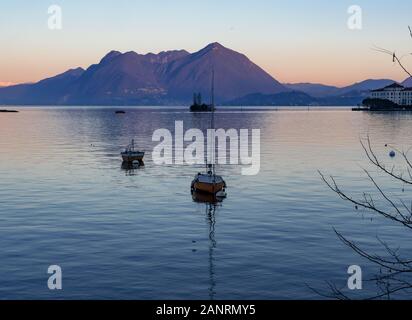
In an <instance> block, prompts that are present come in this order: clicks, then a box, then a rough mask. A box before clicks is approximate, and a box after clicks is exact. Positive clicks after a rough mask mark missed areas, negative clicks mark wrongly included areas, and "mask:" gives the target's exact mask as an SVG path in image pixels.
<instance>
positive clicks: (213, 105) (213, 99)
mask: <svg viewBox="0 0 412 320" xmlns="http://www.w3.org/2000/svg"><path fill="white" fill-rule="evenodd" d="M211 129H212V130H213V139H212V171H213V175H215V174H216V172H215V162H216V159H215V140H216V137H215V68H213V69H212V124H211Z"/></svg>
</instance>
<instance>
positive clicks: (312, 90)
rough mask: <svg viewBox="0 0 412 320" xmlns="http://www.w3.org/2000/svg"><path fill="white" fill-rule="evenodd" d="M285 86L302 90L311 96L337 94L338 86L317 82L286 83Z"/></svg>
mask: <svg viewBox="0 0 412 320" xmlns="http://www.w3.org/2000/svg"><path fill="white" fill-rule="evenodd" d="M284 86H285V87H287V88H290V89H292V90H294V91H302V92H304V93H306V94H308V95H310V96H312V97H315V98H318V97H325V96H330V95H334V94H338V93H339V90H340V88H338V87H334V86H327V85H324V84H319V83H286V84H284Z"/></svg>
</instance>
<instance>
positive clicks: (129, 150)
mask: <svg viewBox="0 0 412 320" xmlns="http://www.w3.org/2000/svg"><path fill="white" fill-rule="evenodd" d="M144 154H145V153H144V151H138V150H136V149H135V144H134V140H132V142H131V144H130V145H128V146H127V147H126V149H125V151H123V152H122V153H121V156H122V159H123V162H126V163H132V164H133V163H135V162H138V163H139V165H144V163H143V158H144Z"/></svg>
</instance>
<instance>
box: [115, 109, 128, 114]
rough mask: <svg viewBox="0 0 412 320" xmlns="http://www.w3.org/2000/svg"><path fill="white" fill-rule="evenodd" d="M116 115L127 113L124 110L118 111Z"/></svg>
mask: <svg viewBox="0 0 412 320" xmlns="http://www.w3.org/2000/svg"><path fill="white" fill-rule="evenodd" d="M115 113H116V114H125V113H126V111H123V110H117V111H116V112H115Z"/></svg>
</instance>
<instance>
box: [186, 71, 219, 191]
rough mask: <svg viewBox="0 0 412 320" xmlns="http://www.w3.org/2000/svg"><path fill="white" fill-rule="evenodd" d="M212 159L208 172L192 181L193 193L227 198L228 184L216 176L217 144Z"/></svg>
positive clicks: (212, 106)
mask: <svg viewBox="0 0 412 320" xmlns="http://www.w3.org/2000/svg"><path fill="white" fill-rule="evenodd" d="M214 79H215V76H214V71H213V72H212V104H211V111H212V112H211V117H212V119H211V129H214V128H215V116H214V114H215V112H214V110H215V105H214V81H215V80H214ZM209 152H211V157H210V158H211V159H212V163H207V161H206V170H207V171H206V172H205V173H198V174H197V175H196V176H195V178H194V180H193V181H192V185H191V190H192V193H199V192H203V193H207V194H212V195H215V196H216V197H220V198H225V197H226V191H225V189H226V182H225V181H224V180H223V178H222V177H221V176H219V175H217V174H216V170H215V169H216V168H215V144H214V142H212V143H211V150H209Z"/></svg>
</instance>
